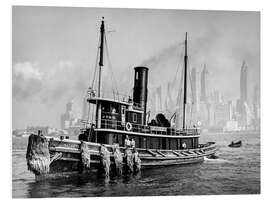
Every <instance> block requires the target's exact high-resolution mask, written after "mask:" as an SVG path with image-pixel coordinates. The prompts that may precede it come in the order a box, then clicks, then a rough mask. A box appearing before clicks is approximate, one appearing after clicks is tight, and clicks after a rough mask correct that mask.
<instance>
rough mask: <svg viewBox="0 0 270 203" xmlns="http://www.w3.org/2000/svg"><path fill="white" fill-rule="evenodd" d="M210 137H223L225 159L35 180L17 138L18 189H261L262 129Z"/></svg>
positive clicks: (78, 192)
mask: <svg viewBox="0 0 270 203" xmlns="http://www.w3.org/2000/svg"><path fill="white" fill-rule="evenodd" d="M232 140H242V142H243V146H242V147H241V148H229V147H227V145H228V144H229V143H230V142H231V141H232ZM206 141H215V142H217V144H218V147H219V151H218V156H219V159H216V160H211V159H206V160H205V161H204V162H203V163H201V164H195V165H186V166H170V167H164V168H156V169H147V170H143V171H141V172H140V173H139V174H137V175H136V176H134V175H130V176H124V177H121V178H115V179H111V180H109V181H105V180H103V179H100V178H99V179H98V178H97V177H96V176H95V175H93V176H91V177H89V176H87V177H85V176H80V175H77V176H72V177H66V178H61V179H54V180H47V181H35V177H34V175H33V174H32V173H30V172H29V171H27V166H26V160H25V154H26V147H27V138H13V153H12V179H13V180H12V190H13V191H12V194H13V197H15V198H27V197H30V198H31V197H90V196H142V195H148V196H149V195H207V194H258V193H260V135H259V134H241V135H239V134H238V135H236V134H234V135H218V134H217V135H202V136H201V143H203V142H206Z"/></svg>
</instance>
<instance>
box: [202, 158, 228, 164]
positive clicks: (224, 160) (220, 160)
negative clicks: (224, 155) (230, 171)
mask: <svg viewBox="0 0 270 203" xmlns="http://www.w3.org/2000/svg"><path fill="white" fill-rule="evenodd" d="M204 161H206V162H212V163H230V162H231V161H228V160H226V159H220V158H218V159H209V158H207V157H204Z"/></svg>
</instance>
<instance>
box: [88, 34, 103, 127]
mask: <svg viewBox="0 0 270 203" xmlns="http://www.w3.org/2000/svg"><path fill="white" fill-rule="evenodd" d="M100 40H101V38H100V37H99V42H98V48H97V54H96V63H95V69H94V75H93V80H92V83H91V86H90V87H91V88H94V83H95V80H96V74H97V68H98V56H99V44H100ZM90 77H91V76H90ZM87 95H88V91H87ZM87 103H88V112H87V122H89V118H90V112H91V104H90V102H88V101H87Z"/></svg>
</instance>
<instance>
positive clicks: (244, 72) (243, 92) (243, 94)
mask: <svg viewBox="0 0 270 203" xmlns="http://www.w3.org/2000/svg"><path fill="white" fill-rule="evenodd" d="M247 76H248V67H247V65H246V62H245V61H243V64H242V67H241V73H240V100H241V101H242V102H247V101H248V97H247Z"/></svg>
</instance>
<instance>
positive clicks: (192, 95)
mask: <svg viewBox="0 0 270 203" xmlns="http://www.w3.org/2000/svg"><path fill="white" fill-rule="evenodd" d="M187 63H188V65H187V69H188V75H189V82H190V90H191V98H192V105H191V110H190V111H191V113H190V114H191V115H190V125H191V122H192V113H193V105H194V92H193V86H192V80H191V73H190V68H189V67H190V66H189V65H190V63H189V59H188V61H187Z"/></svg>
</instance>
